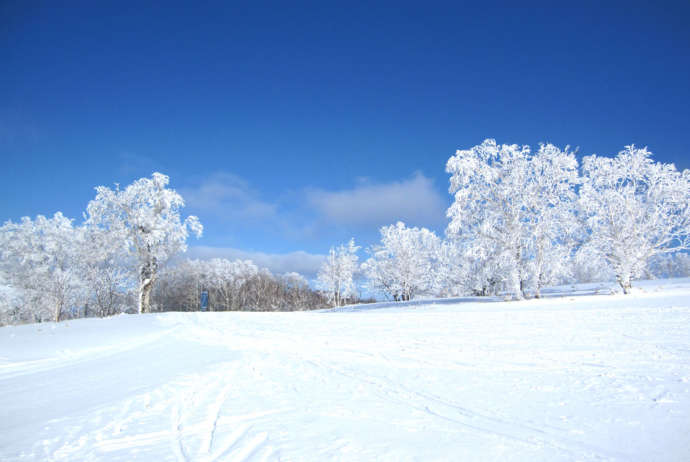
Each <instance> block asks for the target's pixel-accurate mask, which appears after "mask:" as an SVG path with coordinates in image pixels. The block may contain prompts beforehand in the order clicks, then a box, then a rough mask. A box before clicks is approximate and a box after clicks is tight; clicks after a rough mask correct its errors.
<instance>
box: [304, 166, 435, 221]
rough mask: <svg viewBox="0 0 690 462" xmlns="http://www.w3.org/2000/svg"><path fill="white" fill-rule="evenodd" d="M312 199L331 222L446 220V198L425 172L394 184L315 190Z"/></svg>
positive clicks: (311, 193)
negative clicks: (338, 189)
mask: <svg viewBox="0 0 690 462" xmlns="http://www.w3.org/2000/svg"><path fill="white" fill-rule="evenodd" d="M307 199H308V202H309V203H310V204H311V205H312V206H313V207H314V208H315V209H316V210H317V211H318V212H319V213H320V214H321V215H322V216H323V217H324V218H325V219H326V220H328V221H329V222H330V223H334V224H341V225H360V226H371V225H375V226H382V225H387V224H390V223H394V222H396V221H398V220H402V221H404V222H405V223H407V224H409V225H412V226H434V225H438V224H440V223H442V222H443V221H444V220H445V210H446V208H447V204H446V201H445V200H444V199H443V198H442V196H441V194H439V192H438V191H437V190H436V189H435V188H434V183H433V180H432V179H430V178H427V177H425V176H424V175H423V174H421V173H416V174H415V175H414V176H413V177H412V178H410V179H407V180H402V181H395V182H392V183H382V184H370V183H366V182H364V183H362V184H360V185H358V186H356V187H355V188H353V189H348V190H342V191H325V190H311V191H309V192H308V193H307Z"/></svg>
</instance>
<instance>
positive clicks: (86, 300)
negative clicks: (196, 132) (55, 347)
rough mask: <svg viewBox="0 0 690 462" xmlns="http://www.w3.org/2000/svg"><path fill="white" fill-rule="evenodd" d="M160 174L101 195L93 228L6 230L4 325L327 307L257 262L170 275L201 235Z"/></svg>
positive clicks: (195, 264)
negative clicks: (172, 312)
mask: <svg viewBox="0 0 690 462" xmlns="http://www.w3.org/2000/svg"><path fill="white" fill-rule="evenodd" d="M168 184H169V178H168V177H167V176H166V175H163V174H161V173H154V174H153V175H152V176H151V178H141V179H139V180H136V181H135V182H133V183H132V184H131V185H129V186H127V187H125V188H124V189H120V187H119V185H116V186H115V188H113V189H111V188H108V187H105V186H99V187H97V188H96V197H95V198H94V199H93V200H92V201H90V202H89V204H88V206H87V207H86V212H85V214H84V217H85V219H84V222H83V223H82V224H81V225H78V226H75V225H74V223H73V220H71V219H69V218H67V217H65V216H64V215H63V214H62V213H60V212H57V213H56V214H55V215H53V217H50V218H48V217H45V216H42V215H39V216H37V217H36V218H35V219H31V218H29V217H24V218H22V219H21V220H20V221H19V222H18V223H15V222H12V221H8V222H6V223H5V224H4V225H3V226H2V227H0V325H1V324H10V323H19V322H41V321H48V320H52V321H60V320H62V319H67V318H75V317H86V316H109V315H113V314H116V313H121V312H126V311H129V312H139V313H147V312H150V311H167V310H194V309H201V307H200V303H201V299H200V296H201V295H200V293H201V292H202V291H203V292H205V294H206V297H207V299H206V300H207V307H208V309H210V310H217V311H220V310H231V309H232V310H245V309H246V310H293V309H308V308H317V307H322V306H324V305H325V299H324V298H323V297H322V296H321V295H320V294H318V293H316V292H314V291H313V290H311V289H310V288H309V286H308V284H307V283H306V281H305V280H304V278H303V277H301V276H299V275H297V274H294V273H292V274H286V275H278V276H276V275H273V274H271V273H270V272H269V271H268V270H265V269H259V268H257V267H256V266H255V265H254V264H253V263H252V262H250V261H237V262H231V261H228V260H223V259H214V260H211V261H209V262H200V261H185V262H182V263H181V264H178V265H170V264H169V263H170V261H171V259H173V258H174V257H175V256H177V255H179V254H180V253H182V252H184V251H185V250H186V248H187V244H186V241H187V238H188V237H189V235H190V234H193V235H196V236H197V237H198V236H200V235H201V233H202V230H203V227H202V225H201V223H200V222H199V220H198V219H197V217H195V216H189V217H187V218H185V219H183V218H182V216H181V209H182V207H184V200H183V198H182V197H181V196H180V195H179V194H178V193H177V192H175V191H174V190H172V189H170V188H168Z"/></svg>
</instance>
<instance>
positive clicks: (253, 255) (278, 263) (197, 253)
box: [185, 246, 325, 279]
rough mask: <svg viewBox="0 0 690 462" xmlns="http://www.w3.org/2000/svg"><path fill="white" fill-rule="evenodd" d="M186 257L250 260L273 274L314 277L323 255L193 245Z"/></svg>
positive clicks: (299, 251)
mask: <svg viewBox="0 0 690 462" xmlns="http://www.w3.org/2000/svg"><path fill="white" fill-rule="evenodd" d="M185 256H186V257H188V258H199V259H202V260H205V259H210V258H227V259H229V260H237V259H240V260H252V261H253V262H254V263H255V264H256V265H257V266H259V267H262V268H268V269H269V270H270V271H271V272H272V273H274V274H281V273H287V272H291V271H295V272H297V273H300V274H302V275H303V276H305V277H306V278H308V279H313V278H315V277H316V273H317V272H318V271H319V267H320V266H321V264H322V263H323V260H324V258H325V256H324V255H318V254H312V253H308V252H304V251H301V250H298V251H296V252H289V253H282V254H277V253H265V252H254V251H247V250H240V249H233V248H230V247H208V246H193V247H190V248H189V250H188V251H187V253H186V254H185Z"/></svg>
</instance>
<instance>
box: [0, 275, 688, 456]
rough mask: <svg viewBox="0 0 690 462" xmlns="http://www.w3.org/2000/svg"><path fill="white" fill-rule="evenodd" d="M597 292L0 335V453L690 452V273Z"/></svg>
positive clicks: (84, 323)
mask: <svg viewBox="0 0 690 462" xmlns="http://www.w3.org/2000/svg"><path fill="white" fill-rule="evenodd" d="M609 287H613V285H611V284H609V285H604V286H599V285H596V284H595V285H589V286H578V287H576V288H570V287H564V288H561V289H560V292H559V291H558V290H552V291H551V292H550V293H549V294H547V295H549V296H548V297H547V298H545V299H541V300H528V301H520V302H503V301H501V300H498V299H483V300H482V299H476V298H475V299H462V300H459V299H458V300H454V301H445V300H439V301H423V302H411V303H409V304H379V305H373V306H363V307H352V308H345V309H339V310H331V311H319V312H294V313H241V312H237V313H235V312H232V313H165V314H151V315H121V316H116V317H113V318H109V319H81V320H76V321H67V322H62V323H59V324H53V323H44V324H34V325H24V326H10V327H3V328H0V409H1V410H2V411H1V412H2V414H1V417H0V460H3V461H15V460H36V461H38V460H41V461H42V460H64V461H75V460H99V461H100V460H106V461H108V460H125V461H132V460H142V461H159V460H161V461H163V460H171V461H177V460H179V461H214V460H215V461H223V460H232V461H235V460H238V461H239V460H287V461H293V460H294V461H296V460H299V461H302V460H308V461H323V460H352V461H366V460H394V461H398V460H425V461H426V460H468V461H477V460H524V461H539V460H543V461H559V460H619V461H636V460H639V461H643V460H644V461H646V460H654V461H687V460H690V437H689V436H688V435H690V279H681V280H667V281H648V282H645V283H642V284H639V285H638V287H637V288H636V289H634V293H633V294H632V295H627V296H626V295H610V294H609ZM555 292H559V293H558V294H556V293H555ZM556 295H558V296H556Z"/></svg>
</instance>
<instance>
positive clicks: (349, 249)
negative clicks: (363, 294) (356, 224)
mask: <svg viewBox="0 0 690 462" xmlns="http://www.w3.org/2000/svg"><path fill="white" fill-rule="evenodd" d="M357 250H359V246H357V245H355V240H354V239H350V241H349V242H348V243H347V245H340V246H338V247H337V248H333V247H331V249H330V251H329V253H328V256H327V257H326V260H325V261H324V262H323V264H322V265H321V268H320V269H319V273H318V274H317V280H316V283H317V285H318V286H319V288H320V289H321V290H323V291H324V292H325V293H326V296H327V297H328V300H329V302H330V303H332V304H333V306H340V305H342V304H343V303H344V302H345V300H346V299H347V298H350V297H353V296H355V295H356V294H357V290H356V289H357V288H356V286H355V283H354V279H353V277H354V275H355V272H356V271H357V261H358V259H359V257H358V256H357Z"/></svg>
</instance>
